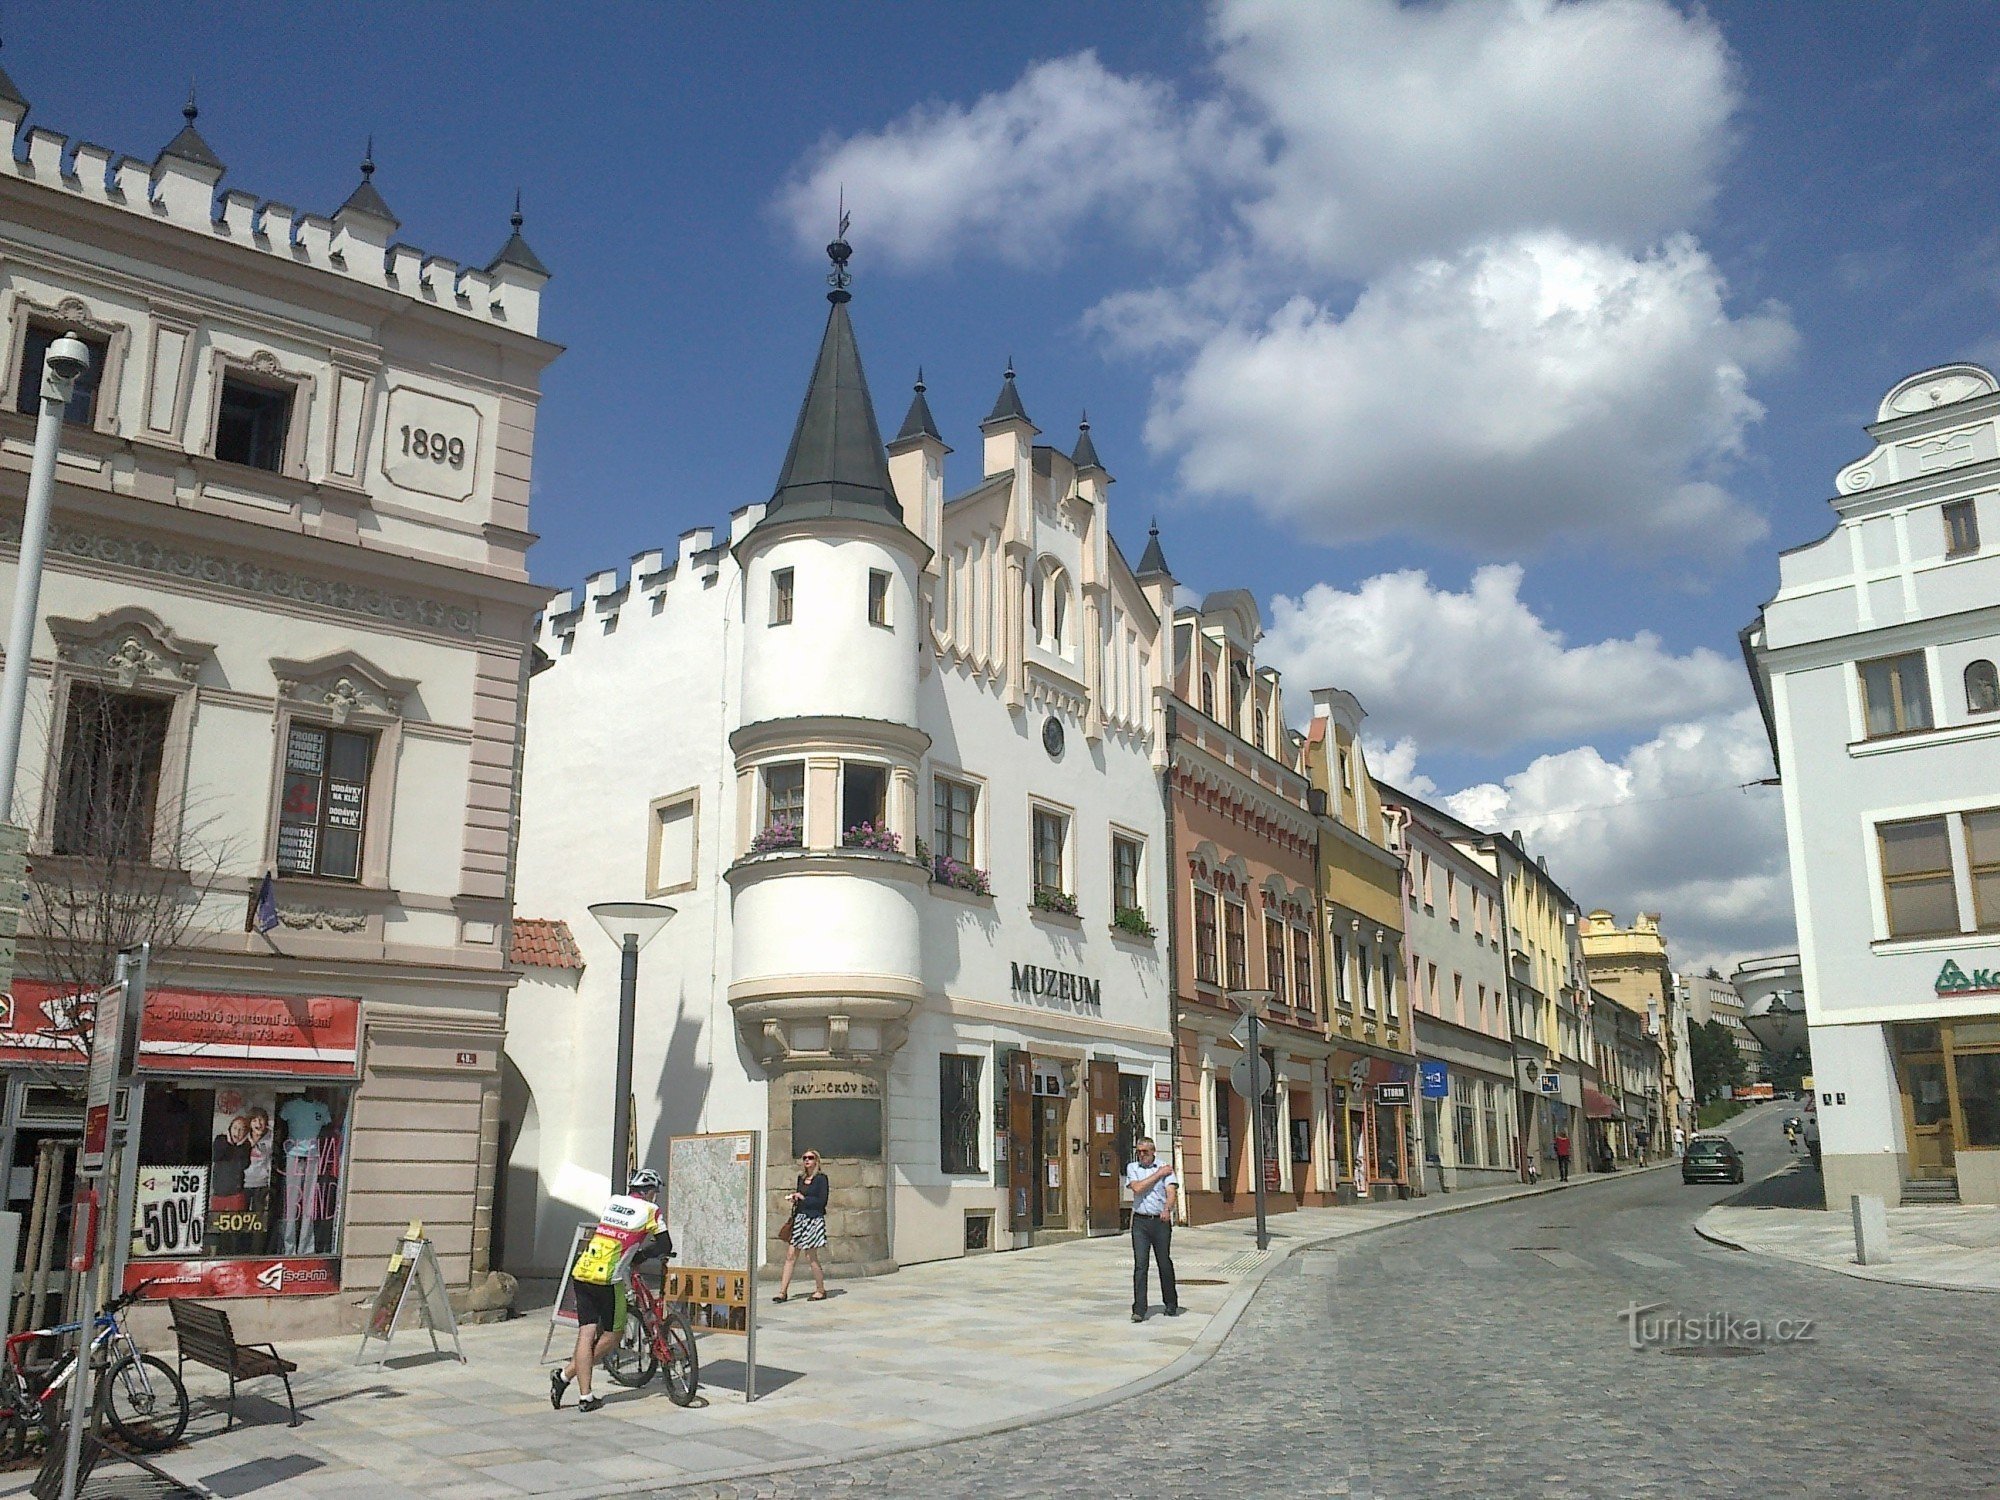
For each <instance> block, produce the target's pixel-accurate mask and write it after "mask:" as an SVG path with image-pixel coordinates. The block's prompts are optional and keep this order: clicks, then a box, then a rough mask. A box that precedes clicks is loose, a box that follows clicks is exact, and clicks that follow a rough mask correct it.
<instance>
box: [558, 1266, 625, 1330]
mask: <svg viewBox="0 0 2000 1500" xmlns="http://www.w3.org/2000/svg"><path fill="white" fill-rule="evenodd" d="M569 1285H570V1290H571V1291H573V1292H574V1293H575V1294H576V1321H577V1325H578V1326H579V1327H581V1326H582V1325H583V1324H585V1323H591V1324H595V1325H596V1327H597V1331H598V1332H599V1333H603V1332H606V1331H608V1330H610V1329H613V1328H616V1327H617V1326H618V1288H617V1287H615V1286H608V1285H604V1284H601V1283H599V1282H595V1281H578V1280H577V1279H576V1278H575V1277H574V1276H572V1277H570V1279H569Z"/></svg>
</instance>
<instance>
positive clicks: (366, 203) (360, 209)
mask: <svg viewBox="0 0 2000 1500" xmlns="http://www.w3.org/2000/svg"><path fill="white" fill-rule="evenodd" d="M343 214H365V215H367V216H368V217H369V218H371V219H380V220H381V221H382V222H383V223H384V224H386V225H387V226H388V227H389V228H390V229H391V230H394V229H398V228H400V227H401V226H402V221H401V220H400V219H398V218H397V217H396V215H395V214H394V213H393V212H392V211H391V210H390V208H389V205H388V203H387V201H386V200H384V198H383V197H382V194H381V192H380V191H379V190H378V189H377V188H376V186H375V137H374V136H372V135H371V136H370V137H368V148H367V150H365V151H363V152H362V154H361V185H360V186H359V187H357V188H356V189H355V190H354V191H353V192H351V193H349V194H348V195H347V201H346V202H345V203H343V204H341V205H340V207H339V208H337V209H335V210H334V211H333V216H334V218H335V219H338V218H340V216H341V215H343Z"/></svg>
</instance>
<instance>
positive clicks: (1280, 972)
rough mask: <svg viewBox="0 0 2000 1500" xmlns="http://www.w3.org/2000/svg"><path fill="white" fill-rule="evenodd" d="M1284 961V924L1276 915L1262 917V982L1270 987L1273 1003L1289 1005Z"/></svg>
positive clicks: (1289, 996) (1289, 989) (1287, 979)
mask: <svg viewBox="0 0 2000 1500" xmlns="http://www.w3.org/2000/svg"><path fill="white" fill-rule="evenodd" d="M1289 968H1290V965H1289V964H1287V963H1286V961H1285V924H1284V923H1283V922H1281V921H1279V920H1278V919H1277V918H1276V917H1270V916H1267V917H1265V918H1264V983H1265V984H1266V985H1268V986H1269V987H1270V990H1271V1001H1272V1003H1273V1004H1275V1005H1290V1004H1291V1003H1292V999H1291V983H1290V977H1289V974H1288V970H1289Z"/></svg>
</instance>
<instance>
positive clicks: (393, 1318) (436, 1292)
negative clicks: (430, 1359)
mask: <svg viewBox="0 0 2000 1500" xmlns="http://www.w3.org/2000/svg"><path fill="white" fill-rule="evenodd" d="M413 1299H414V1302H415V1309H416V1313H417V1316H418V1317H419V1318H420V1319H421V1320H422V1322H423V1326H424V1329H425V1331H426V1332H428V1333H429V1334H430V1336H431V1350H432V1352H433V1353H443V1349H442V1348H441V1346H440V1345H439V1344H438V1335H439V1334H440V1333H443V1334H447V1335H449V1336H450V1338H451V1347H452V1352H453V1353H454V1354H456V1355H457V1356H458V1362H459V1363H460V1364H464V1363H465V1350H464V1348H463V1347H462V1346H461V1345H460V1344H459V1341H458V1318H457V1317H456V1315H454V1314H453V1312H452V1310H451V1294H450V1292H449V1291H447V1290H446V1288H445V1284H444V1267H443V1266H441V1265H439V1264H438V1258H437V1247H436V1246H435V1245H433V1244H432V1243H431V1242H430V1240H429V1239H427V1238H426V1237H425V1236H424V1226H423V1224H422V1222H421V1221H419V1220H416V1219H412V1220H410V1227H409V1229H408V1231H407V1232H405V1234H404V1235H403V1238H402V1240H401V1241H400V1242H399V1243H398V1244H397V1246H396V1253H395V1254H394V1255H392V1256H390V1257H389V1269H388V1271H387V1273H386V1274H385V1275H384V1276H383V1277H382V1285H381V1286H380V1287H378V1288H377V1289H376V1292H375V1300H374V1302H373V1303H371V1304H370V1305H369V1308H368V1321H367V1323H366V1324H365V1325H364V1326H363V1327H362V1330H361V1348H360V1350H359V1351H358V1352H357V1353H356V1354H355V1357H354V1362H355V1363H356V1364H357V1365H358V1364H362V1363H365V1362H366V1361H367V1357H368V1345H369V1344H370V1343H371V1342H378V1341H379V1342H380V1343H381V1345H382V1350H381V1352H380V1353H379V1354H378V1355H376V1357H375V1361H374V1362H375V1363H376V1364H378V1365H379V1364H381V1363H382V1362H383V1361H384V1360H386V1359H387V1358H388V1357H389V1341H390V1340H391V1339H393V1338H394V1337H395V1336H396V1329H397V1327H398V1325H399V1324H400V1323H401V1322H402V1320H403V1309H404V1308H405V1307H406V1306H409V1305H410V1304H411V1302H412V1300H413Z"/></svg>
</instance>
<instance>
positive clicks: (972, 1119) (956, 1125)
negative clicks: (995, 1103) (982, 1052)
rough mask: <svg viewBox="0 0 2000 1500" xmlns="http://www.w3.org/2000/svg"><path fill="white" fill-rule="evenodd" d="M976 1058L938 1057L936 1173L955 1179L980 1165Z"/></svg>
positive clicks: (943, 1055) (957, 1055)
mask: <svg viewBox="0 0 2000 1500" xmlns="http://www.w3.org/2000/svg"><path fill="white" fill-rule="evenodd" d="M980 1061H981V1059H979V1058H977V1057H965V1056H962V1055H959V1054H957V1053H951V1052H946V1053H943V1054H941V1055H940V1056H939V1057H938V1170H939V1171H942V1172H949V1173H952V1174H954V1175H956V1176H965V1175H968V1174H971V1173H976V1172H978V1171H979V1170H980V1166H979V1064H980Z"/></svg>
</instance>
